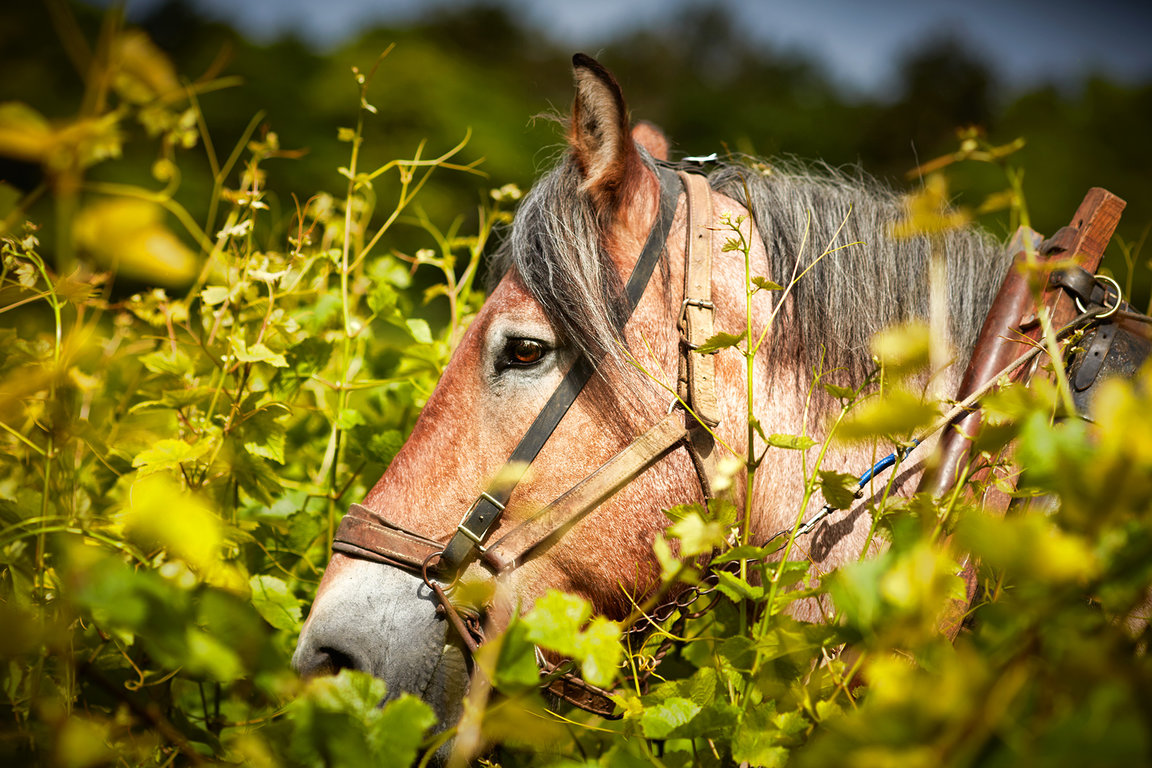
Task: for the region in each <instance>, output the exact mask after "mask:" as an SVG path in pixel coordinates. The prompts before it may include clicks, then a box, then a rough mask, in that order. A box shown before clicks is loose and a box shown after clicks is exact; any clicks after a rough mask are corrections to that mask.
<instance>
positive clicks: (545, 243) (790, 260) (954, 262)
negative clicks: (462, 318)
mask: <svg viewBox="0 0 1152 768" xmlns="http://www.w3.org/2000/svg"><path fill="white" fill-rule="evenodd" d="M641 154H642V158H643V161H644V163H645V164H646V165H647V166H648V167H650V168H651V167H654V165H655V161H653V160H652V158H651V157H650V156H648V154H647V153H645V152H643V150H641ZM581 180H582V179H581V176H580V170H579V168H578V167H577V166H576V164H575V162H574V161H573V159H572V157H571V155H570V154H566V155H565V157H564V158H563V159H561V161H560V162H559V164H558V165H557V166H556V167H555V168H553V169H552V170H551V171H550V172H548V173H547V174H545V175H544V176H543V177H542V178H541V179H540V180H539V181H537V182H536V184H535V185H534V186H533V187H532V189H531V190H530V191H529V192H528V194H527V195H525V197H524V199H523V201H522V202H521V204H520V207H519V210H518V212H517V215H516V217H515V219H514V221H513V224H512V227H511V231H510V232H509V234H508V236H507V237H506V238H505V240H504V242H503V243H502V245H501V246H500V248H499V249H498V250H497V252H496V253H495V254H494V256H493V261H492V263H491V269H490V275H491V276H492V278H493V282H495V280H498V279H499V278H500V277H502V276H503V275H504V274H505V273H507V272H508V271H509V270H515V271H516V272H517V273H518V275H519V277H520V279H521V280H522V282H523V284H524V286H525V288H526V289H527V290H528V292H529V293H530V294H531V295H532V296H533V298H535V299H536V301H537V302H539V304H540V305H541V307H542V308H543V309H544V311H545V313H546V314H547V315H548V317H549V318H551V320H552V322H553V325H554V327H555V330H556V332H557V333H558V334H559V336H560V337H561V338H562V339H564V340H565V341H567V342H568V343H570V344H572V345H573V346H574V347H575V348H576V349H577V350H578V351H579V352H580V353H582V354H583V355H584V356H585V357H587V358H588V359H589V360H592V361H594V363H595V364H596V365H597V367H598V368H599V369H601V370H604V369H606V368H616V367H617V366H616V364H618V363H623V362H624V360H623V352H622V351H621V347H620V344H619V334H618V332H617V328H618V327H619V324H620V322H621V321H622V320H623V311H624V310H623V306H624V302H623V299H622V294H623V285H622V281H621V279H620V277H619V276H618V275H617V274H616V271H615V269H614V267H613V265H612V262H611V259H610V258H609V256H608V254H607V252H606V251H605V249H604V248H603V245H602V244H603V242H604V235H605V232H606V230H607V228H608V225H609V223H610V222H607V221H604V220H602V218H601V216H600V215H599V213H598V211H597V209H596V207H595V205H594V203H593V201H592V199H591V198H590V197H589V196H588V195H587V194H585V193H583V192H581V191H580V184H581ZM708 180H709V183H710V185H711V186H712V188H713V189H714V190H716V191H717V192H720V193H721V194H724V195H726V196H728V197H730V198H732V199H734V200H736V201H737V202H739V203H740V204H742V205H743V206H745V207H746V208H747V209H748V210H749V211H750V212H751V214H752V217H753V219H754V220H755V223H756V226H757V228H758V230H759V235H760V237H761V238H763V240H764V243H765V246H766V247H767V251H768V257H769V259H770V270H769V271H770V274H769V275H766V276H765V277H768V278H769V279H771V280H774V281H776V282H778V283H781V284H786V283H787V282H788V281H789V279H790V278H791V277H792V276H793V275H797V274H799V273H800V272H803V271H804V270H805V269H806V268H807V267H808V266H809V265H810V264H811V262H812V261H813V260H814V259H815V258H816V257H817V256H818V255H819V254H820V253H821V252H822V251H823V250H824V249H826V248H835V247H836V246H842V245H847V244H849V243H855V242H860V243H862V244H861V245H853V246H851V247H847V248H843V249H841V250H838V251H836V252H834V253H830V254H829V255H827V256H825V257H824V258H822V259H821V260H820V262H819V263H818V264H817V265H816V266H815V267H813V268H812V269H811V270H810V271H809V272H808V274H807V275H805V276H804V278H803V279H801V280H799V281H798V282H797V283H796V285H795V286H794V287H793V289H792V291H791V295H790V298H789V299H788V306H787V307H786V308H785V311H784V312H782V313H781V317H780V324H779V326H778V328H779V329H780V330H779V331H776V332H774V334H773V338H772V339H771V340H770V342H769V347H768V349H769V355H770V357H769V359H771V360H773V368H774V369H776V370H782V366H786V367H787V369H790V370H793V371H795V372H796V374H797V375H798V376H801V377H803V376H810V375H811V372H812V371H813V370H814V369H815V368H816V367H817V366H820V367H821V368H822V369H823V370H825V371H829V370H832V369H842V370H844V371H845V372H846V377H847V380H848V381H851V380H853V379H858V377H859V376H860V375H862V374H863V373H864V372H866V371H867V370H868V369H870V368H871V365H872V362H871V356H870V351H869V340H870V338H871V337H872V335H873V334H874V333H876V332H877V331H879V330H881V329H883V328H885V327H888V326H891V325H894V324H897V323H900V322H904V321H907V320H909V319H912V318H926V317H927V316H928V305H929V289H928V273H929V261H930V259H931V252H932V248H933V247H934V244H933V243H932V242H931V241H930V240H929V239H928V238H927V237H922V236H920V237H912V238H901V239H897V238H893V237H892V236H891V235H890V234H889V232H890V228H891V225H892V223H893V222H894V221H896V220H897V219H899V218H900V217H901V216H902V215H904V212H903V207H902V203H901V200H900V197H899V195H897V194H896V193H895V192H893V191H892V190H890V189H888V188H887V187H885V186H884V185H882V184H880V183H878V182H876V181H874V180H872V179H869V178H867V177H866V176H865V175H864V174H862V173H859V172H854V173H852V174H850V173H848V172H845V171H842V170H837V169H832V168H829V167H827V166H819V167H806V166H802V165H800V164H798V163H797V162H795V161H773V163H772V164H771V165H768V164H766V163H765V162H764V161H762V160H755V159H749V160H737V161H733V162H727V163H723V164H720V165H719V166H718V167H716V168H715V169H714V170H712V171H711V172H710V173H709V174H708ZM838 230H839V231H838ZM721 236H722V233H721ZM802 245H803V247H802ZM935 247H939V248H940V249H941V250H942V252H943V254H944V257H945V261H946V271H947V277H948V281H947V282H948V296H947V300H948V307H949V321H950V329H949V330H950V333H951V336H952V342H953V344H954V345H955V347H956V349H957V360H956V364H957V365H958V366H960V370H963V366H966V365H967V359H968V356H969V354H970V351H971V348H972V346H973V345H974V344H975V341H976V336H977V334H978V333H979V331H980V327H981V324H982V323H983V319H984V315H985V314H986V312H987V310H988V307H989V306H991V303H992V300H993V297H994V296H995V294H996V291H997V289H998V288H999V285H1000V282H1001V280H1002V278H1003V275H1004V272H1005V270H1006V269H1007V263H1008V256H1009V254H1007V253H1006V252H1005V249H1003V248H1002V247H1001V246H1000V245H999V244H998V243H996V242H994V241H993V240H992V239H991V238H990V237H989V236H988V235H987V234H986V233H984V232H982V231H981V230H979V229H977V228H975V227H964V228H960V229H956V230H951V231H948V232H945V233H941V234H940V235H939V240H938V241H937V243H936V244H935ZM666 257H667V254H665V258H666ZM663 268H664V269H665V270H667V262H666V261H665V263H664V266H663ZM728 330H732V329H728Z"/></svg>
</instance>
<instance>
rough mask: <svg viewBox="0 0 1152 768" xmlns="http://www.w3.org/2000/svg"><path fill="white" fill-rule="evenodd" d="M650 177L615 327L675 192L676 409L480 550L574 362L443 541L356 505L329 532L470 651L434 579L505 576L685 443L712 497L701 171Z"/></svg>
mask: <svg viewBox="0 0 1152 768" xmlns="http://www.w3.org/2000/svg"><path fill="white" fill-rule="evenodd" d="M656 172H657V176H658V178H659V181H660V208H659V211H658V213H657V215H656V221H655V222H654V223H653V225H652V229H651V230H650V231H649V233H648V238H647V241H646V243H645V245H644V249H643V251H642V252H641V254H640V257H639V259H638V260H637V262H636V265H635V267H634V268H633V270H632V274H631V275H630V276H629V278H628V282H627V284H626V286H625V290H624V298H625V302H626V312H625V313H622V315H623V320H622V321H621V322H620V324H619V326H618V327H617V329H616V330H617V332H618V333H619V334H620V335H621V336H622V335H623V331H624V324H625V323H627V321H628V319H629V318H630V317H631V316H632V314H633V312H634V311H635V309H636V306H637V304H639V302H640V299H641V297H642V296H643V295H644V291H645V289H646V288H647V286H648V283H649V282H650V280H651V277H652V273H653V271H654V270H655V267H656V264H657V263H658V262H659V260H660V255H661V254H662V253H663V252H664V247H665V244H666V243H667V241H668V237H669V233H670V232H671V230H672V222H673V219H674V218H675V215H676V206H677V203H678V201H679V198H680V190H681V187H682V186H683V188H684V191H685V193H686V196H687V205H688V222H689V224H688V227H687V233H688V234H687V245H686V249H685V259H686V268H685V289H684V300H683V303H682V304H681V308H680V313H679V320H678V325H679V328H680V335H681V355H680V365H679V367H680V370H679V376H678V397H677V402H676V403H674V404H673V405H674V406H675V405H679V406H682V407H679V408H672V409H670V410H669V413H668V414H667V415H666V416H665V417H664V418H662V419H660V420H659V421H657V422H656V423H655V424H654V425H653V426H652V427H650V428H649V429H648V430H647V431H646V432H644V433H643V434H641V435H640V436H639V437H637V438H635V439H634V440H633V441H632V442H631V443H630V444H629V445H628V446H626V447H625V448H624V449H623V450H621V451H620V452H619V453H617V454H616V455H615V456H613V457H612V458H611V459H609V460H608V461H607V462H606V463H604V464H603V465H601V466H600V467H599V468H598V469H596V470H595V471H593V472H592V473H591V474H590V475H588V476H587V477H586V478H584V479H583V480H581V481H580V482H579V483H577V484H576V485H575V486H573V487H572V488H570V489H569V490H568V491H566V492H565V493H563V494H562V495H560V496H559V497H558V498H557V499H556V500H555V501H553V502H552V503H550V504H548V505H547V506H545V507H544V508H543V509H541V510H539V511H538V512H537V513H536V514H534V515H532V516H530V517H528V518H527V519H526V520H524V521H523V522H521V523H520V524H519V525H517V526H516V527H514V528H512V529H511V530H510V531H508V532H507V533H505V534H504V535H503V536H502V537H501V538H500V539H498V540H497V541H495V542H494V543H491V544H487V543H486V542H487V540H488V537H489V535H490V534H491V533H492V531H493V530H495V529H496V527H497V523H498V522H499V520H500V517H501V515H502V513H503V512H504V509H505V506H506V505H507V503H508V500H509V498H510V497H511V495H512V491H513V490H514V489H515V487H516V485H517V483H518V482H519V481H520V479H521V478H522V477H523V476H524V473H525V471H526V470H527V468H528V465H529V464H531V462H532V461H533V459H535V458H536V456H537V455H538V454H539V452H540V451H541V449H542V448H543V447H544V445H545V443H546V442H547V441H548V439H549V437H550V436H551V435H552V433H553V431H554V430H555V429H556V427H557V426H558V425H559V423H560V420H561V419H562V418H563V417H564V414H565V413H567V412H568V409H569V407H570V406H571V405H572V403H573V402H575V400H576V398H577V397H578V396H579V395H580V393H581V391H582V390H583V388H584V385H585V384H587V382H588V380H589V379H590V378H591V376H592V374H593V373H594V366H593V364H592V362H591V361H589V360H587V359H586V358H584V357H581V358H579V359H577V360H576V362H574V363H573V364H572V367H571V368H569V370H568V372H567V373H566V374H565V376H564V378H563V380H562V381H561V382H560V384H559V386H558V387H557V388H556V390H555V391H554V392H553V393H552V396H551V397H550V398H549V399H548V402H547V403H546V404H545V405H544V408H543V409H542V410H541V411H540V413H539V414H538V415H537V416H536V419H535V420H534V421H533V423H532V425H531V426H530V427H529V428H528V431H527V433H525V435H524V437H523V438H521V440H520V442H519V444H518V445H517V446H516V448H515V449H514V450H513V451H512V454H511V456H510V457H509V459H508V461H507V462H506V463H505V465H504V468H503V470H502V471H500V472H498V473H497V475H496V476H497V478H498V480H497V481H495V482H493V483H491V484H490V485H489V486H488V488H487V489H486V490H485V491H484V492H483V493H481V494H480V496H479V498H477V499H476V501H475V502H474V503H473V504H472V506H471V508H470V509H469V510H468V511H467V513H466V514H465V515H464V517H463V519H462V520H461V521H460V524H459V525H458V526H457V527H456V532H455V533H454V534H453V535H452V536H451V538H450V539H449V540H448V541H447V542H443V541H434V540H432V539H429V538H427V537H424V536H422V535H420V534H418V533H415V532H412V531H408V530H405V529H404V528H402V527H400V526H398V525H396V524H394V523H392V522H390V521H388V520H387V519H386V518H385V517H384V516H383V515H381V514H379V513H377V512H375V511H373V510H370V509H368V508H367V507H365V506H363V505H360V504H353V505H352V506H351V507H350V508H349V510H348V513H347V514H346V515H345V516H344V518H343V519H342V520H341V522H340V526H339V528H338V529H337V531H336V535H335V537H334V539H333V543H332V549H333V551H335V552H339V553H340V554H343V555H348V556H351V557H356V558H360V559H365V560H371V561H374V562H379V563H384V564H387V565H391V566H394V567H398V568H402V569H404V570H407V571H410V572H413V573H415V574H417V575H419V576H420V577H421V578H422V579H423V580H424V581H425V583H427V584H428V586H429V587H430V588H431V589H432V590H433V592H434V593H435V594H436V596H437V598H438V599H439V601H440V604H441V605H442V606H443V609H444V612H445V613H446V615H447V616H448V618H449V619H450V620H451V622H452V624H453V625H454V627H455V628H456V629H457V631H459V632H460V635H461V638H462V640H463V641H464V643H465V644H466V645H467V646H468V647H469V649H470V650H471V651H472V652H475V650H476V648H477V642H476V639H475V638H474V635H475V634H476V633H475V632H473V631H472V630H470V629H469V628H468V627H466V626H465V623H464V621H463V620H462V619H461V617H460V616H459V614H458V613H457V611H456V609H455V608H454V607H453V606H452V604H451V603H450V601H449V599H448V596H447V594H446V593H445V591H444V589H443V587H441V585H440V584H439V583H437V579H439V580H443V581H452V580H454V579H455V578H456V576H457V575H458V574H459V573H460V571H461V568H462V566H463V565H464V564H465V563H466V562H467V561H468V560H469V559H470V558H471V557H472V556H474V555H479V557H480V560H481V562H483V563H484V564H485V565H487V566H488V567H489V568H490V569H491V570H492V571H493V572H495V573H497V574H502V573H506V572H508V571H511V570H513V569H514V568H516V567H517V566H519V565H521V564H522V563H523V562H524V561H525V560H526V559H528V558H529V557H530V556H531V555H532V554H533V553H534V552H536V551H538V550H541V549H543V547H544V546H546V545H548V544H551V543H553V542H555V541H556V540H557V539H559V538H560V537H561V536H562V535H563V534H564V533H565V532H566V531H567V530H569V529H570V528H571V527H572V526H573V525H575V524H576V523H577V522H578V521H579V520H580V519H582V518H583V517H584V516H585V515H587V514H588V513H589V512H591V511H592V510H594V509H596V508H597V507H598V506H599V505H600V504H602V503H603V502H604V501H606V500H607V499H608V498H610V497H611V496H612V495H613V494H615V493H616V492H617V491H619V490H620V489H621V488H623V487H624V486H626V485H627V484H628V483H630V482H631V481H632V480H633V479H635V478H636V477H637V476H638V475H640V474H641V473H642V472H644V470H646V469H648V468H649V467H651V466H652V465H654V464H655V463H657V462H658V461H659V460H660V459H661V458H663V457H664V456H666V455H667V454H668V453H670V452H671V451H672V450H673V449H675V448H676V447H678V446H680V445H684V446H686V447H687V449H688V452H689V455H690V456H691V457H692V461H693V466H694V467H695V469H696V473H697V475H698V477H699V480H700V484H701V488H702V489H703V492H704V496H705V497H706V498H710V497H711V496H712V483H713V479H714V472H715V469H714V466H715V461H714V449H715V444H714V441H713V438H712V435H711V433H710V431H709V429H710V428H711V427H714V426H716V425H717V424H718V423H719V414H718V407H717V400H716V394H715V365H714V360H713V358H712V357H711V356H709V355H700V354H693V352H692V350H694V349H695V348H697V347H698V346H699V345H700V344H702V343H703V342H704V341H705V340H706V339H708V338H709V337H710V336H712V334H713V305H712V288H711V282H712V229H711V227H712V197H711V190H710V188H709V186H708V182H707V180H705V179H704V177H703V176H700V175H696V174H689V173H684V172H680V173H675V172H673V171H672V170H670V169H668V168H665V167H662V166H658V167H657V169H656Z"/></svg>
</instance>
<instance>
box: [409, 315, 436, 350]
mask: <svg viewBox="0 0 1152 768" xmlns="http://www.w3.org/2000/svg"><path fill="white" fill-rule="evenodd" d="M404 324H405V325H407V326H408V332H409V333H411V334H412V338H413V339H414V340H415V341H416V342H417V343H418V344H431V343H432V329H431V328H429V327H428V322H427V321H426V320H421V319H420V318H418V317H410V318H408V319H407V320H405V321H404Z"/></svg>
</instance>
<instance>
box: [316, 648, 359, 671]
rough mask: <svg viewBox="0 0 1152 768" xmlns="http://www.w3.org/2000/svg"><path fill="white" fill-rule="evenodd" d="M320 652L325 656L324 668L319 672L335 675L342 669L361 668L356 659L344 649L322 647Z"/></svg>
mask: <svg viewBox="0 0 1152 768" xmlns="http://www.w3.org/2000/svg"><path fill="white" fill-rule="evenodd" d="M319 653H320V655H321V656H323V657H324V662H323V669H322V670H321V671H320V672H319V674H321V675H335V674H337V673H339V672H340V670H342V669H359V666H358V665H357V664H356V661H355V660H354V659H353V658H352V657H351V656H349V655H348V654H346V653H344V652H343V651H339V650H337V649H335V648H321V649H320V650H319Z"/></svg>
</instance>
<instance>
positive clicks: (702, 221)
mask: <svg viewBox="0 0 1152 768" xmlns="http://www.w3.org/2000/svg"><path fill="white" fill-rule="evenodd" d="M680 179H681V181H682V182H683V183H684V189H685V190H687V193H688V244H687V257H686V260H687V264H686V267H685V269H684V302H683V304H681V309H680V319H679V325H680V333H681V334H682V336H683V340H684V344H685V345H686V346H687V347H688V349H687V350H686V352H685V354H684V356H683V357H682V360H683V361H684V362H685V368H686V369H687V370H685V371H684V374H685V375H683V376H682V378H681V384H682V391H681V397H682V399H683V400H684V402H686V403H691V404H692V410H693V411H694V412H695V413H696V416H697V417H699V419H700V420H701V421H702V422H704V423H705V424H707V425H708V426H709V427H715V426H716V425H717V424H719V423H720V409H719V406H718V405H717V401H716V362H715V357H714V355H712V354H708V355H701V354H699V353H697V352H696V349H698V348H699V347H700V345H701V344H703V343H704V342H705V341H707V340H708V339H710V338H711V337H712V336H713V334H714V333H715V331H714V320H713V316H714V315H715V307H714V306H713V304H712V228H713V223H712V218H713V213H712V189H711V188H710V187H709V186H708V180H707V179H706V178H704V177H703V176H700V175H699V174H693V173H686V172H684V171H681V172H680Z"/></svg>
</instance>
